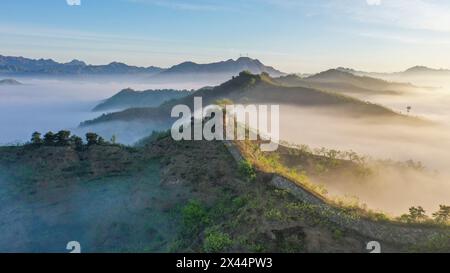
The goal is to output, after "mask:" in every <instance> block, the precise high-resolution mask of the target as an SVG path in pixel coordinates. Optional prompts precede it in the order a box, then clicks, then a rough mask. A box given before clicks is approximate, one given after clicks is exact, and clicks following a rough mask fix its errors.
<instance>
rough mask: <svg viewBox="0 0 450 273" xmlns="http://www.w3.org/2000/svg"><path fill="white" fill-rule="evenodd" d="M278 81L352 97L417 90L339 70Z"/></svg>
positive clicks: (289, 77) (284, 78)
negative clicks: (354, 95) (355, 95)
mask: <svg viewBox="0 0 450 273" xmlns="http://www.w3.org/2000/svg"><path fill="white" fill-rule="evenodd" d="M276 80H277V82H279V83H281V84H284V85H287V86H304V87H311V88H316V89H321V90H326V91H330V92H337V93H343V94H352V95H353V94H362V95H374V94H385V95H389V94H390V95H396V94H401V93H402V92H407V91H411V90H414V89H415V88H417V87H415V86H413V85H411V84H409V83H396V82H388V81H385V80H381V79H377V78H372V77H368V76H358V75H354V74H352V73H350V72H348V71H343V70H339V69H331V70H327V71H324V72H321V73H318V74H315V75H312V76H309V77H306V78H300V77H298V76H296V75H288V76H285V77H280V78H278V79H276Z"/></svg>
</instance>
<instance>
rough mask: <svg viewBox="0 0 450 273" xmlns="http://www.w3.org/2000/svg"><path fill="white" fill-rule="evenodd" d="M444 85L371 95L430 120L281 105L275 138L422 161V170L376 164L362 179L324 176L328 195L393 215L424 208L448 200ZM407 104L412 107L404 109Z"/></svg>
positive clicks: (449, 142)
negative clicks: (419, 122) (422, 121)
mask: <svg viewBox="0 0 450 273" xmlns="http://www.w3.org/2000/svg"><path fill="white" fill-rule="evenodd" d="M448 90H450V88H449V89H445V88H440V89H435V90H430V89H424V90H423V91H420V92H414V93H410V94H405V95H401V96H372V97H367V99H366V100H367V101H371V102H375V103H378V104H381V105H385V106H388V107H390V108H391V109H394V110H395V111H398V112H402V113H403V114H405V115H411V116H414V117H419V118H422V119H426V120H429V121H430V124H429V125H415V124H414V123H411V124H410V123H403V122H401V121H399V120H396V121H394V120H392V119H390V118H374V117H371V118H363V117H360V118H350V117H347V116H343V115H340V114H338V112H333V110H332V109H327V110H325V109H318V108H298V107H295V106H292V105H291V106H290V105H282V106H281V107H280V111H281V112H280V118H281V124H280V128H281V132H280V138H281V139H282V140H285V141H287V142H290V143H295V144H306V145H309V146H310V147H311V148H321V147H325V148H327V149H336V150H341V151H348V150H353V151H355V152H357V153H358V154H360V155H366V156H368V157H370V158H373V159H374V160H388V159H390V160H394V161H402V162H405V161H408V160H413V161H415V162H421V163H422V165H423V166H424V167H425V169H424V170H415V169H405V168H396V167H388V166H384V167H380V166H378V167H377V169H376V172H374V174H373V175H371V176H370V177H368V178H366V179H364V180H362V179H361V180H359V179H355V180H353V181H352V180H348V179H341V178H339V177H336V178H335V179H331V180H329V181H323V183H324V184H325V186H326V188H327V190H328V191H329V193H330V194H331V195H339V196H348V197H357V198H358V199H359V200H360V202H361V203H365V204H367V205H368V207H369V208H371V209H376V210H382V211H385V212H388V213H390V214H393V215H399V214H402V213H406V212H407V211H408V208H409V207H411V206H422V207H424V208H425V210H426V211H427V213H428V214H431V213H432V212H434V211H436V210H437V209H438V208H439V205H440V204H449V203H450V154H449V153H448V151H449V150H450V122H449V119H448V117H449V115H450V109H449V108H448V104H449V103H450V92H449V91H448ZM407 106H411V111H410V113H409V114H408V113H407V110H406V108H407Z"/></svg>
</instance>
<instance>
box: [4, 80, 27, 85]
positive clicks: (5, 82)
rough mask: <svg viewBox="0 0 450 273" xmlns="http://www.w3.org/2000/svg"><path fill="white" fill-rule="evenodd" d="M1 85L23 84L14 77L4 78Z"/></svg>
mask: <svg viewBox="0 0 450 273" xmlns="http://www.w3.org/2000/svg"><path fill="white" fill-rule="evenodd" d="M0 85H22V83H21V82H19V81H16V80H14V79H4V80H0Z"/></svg>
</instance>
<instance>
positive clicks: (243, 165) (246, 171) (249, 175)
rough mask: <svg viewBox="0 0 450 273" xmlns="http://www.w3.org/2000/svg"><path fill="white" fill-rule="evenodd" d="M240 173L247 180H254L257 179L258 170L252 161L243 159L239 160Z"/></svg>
mask: <svg viewBox="0 0 450 273" xmlns="http://www.w3.org/2000/svg"><path fill="white" fill-rule="evenodd" d="M238 171H239V174H240V175H241V176H242V177H243V178H244V179H246V180H247V181H249V182H250V181H254V180H255V179H256V172H255V170H254V168H253V166H252V164H251V163H250V162H248V161H247V160H242V161H241V162H239V168H238Z"/></svg>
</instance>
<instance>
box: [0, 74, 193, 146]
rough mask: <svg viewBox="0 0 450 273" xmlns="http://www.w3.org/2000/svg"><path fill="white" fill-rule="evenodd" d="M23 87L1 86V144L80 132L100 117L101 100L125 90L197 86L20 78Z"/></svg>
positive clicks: (189, 85) (190, 85)
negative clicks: (80, 127) (84, 124)
mask: <svg viewBox="0 0 450 273" xmlns="http://www.w3.org/2000/svg"><path fill="white" fill-rule="evenodd" d="M19 80H20V81H21V82H22V83H24V84H23V85H18V86H0V128H1V134H0V145H9V144H17V143H23V142H26V141H28V140H29V139H30V136H31V134H32V133H33V132H34V131H39V132H41V133H45V132H48V131H59V130H62V129H67V130H71V131H73V132H77V126H78V125H79V124H80V122H82V121H85V120H88V119H92V118H95V117H98V116H99V115H101V114H102V113H99V112H96V113H94V112H92V111H91V110H92V108H94V106H95V105H97V104H98V103H99V102H100V101H102V100H104V99H106V98H108V97H110V96H112V95H114V94H115V93H117V92H119V91H120V90H122V89H124V88H133V89H135V90H146V89H164V88H177V89H191V88H199V86H198V85H196V84H176V85H173V84H148V83H136V82H132V81H112V80H108V81H81V80H48V79H45V80H44V79H30V78H21V79H19Z"/></svg>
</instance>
